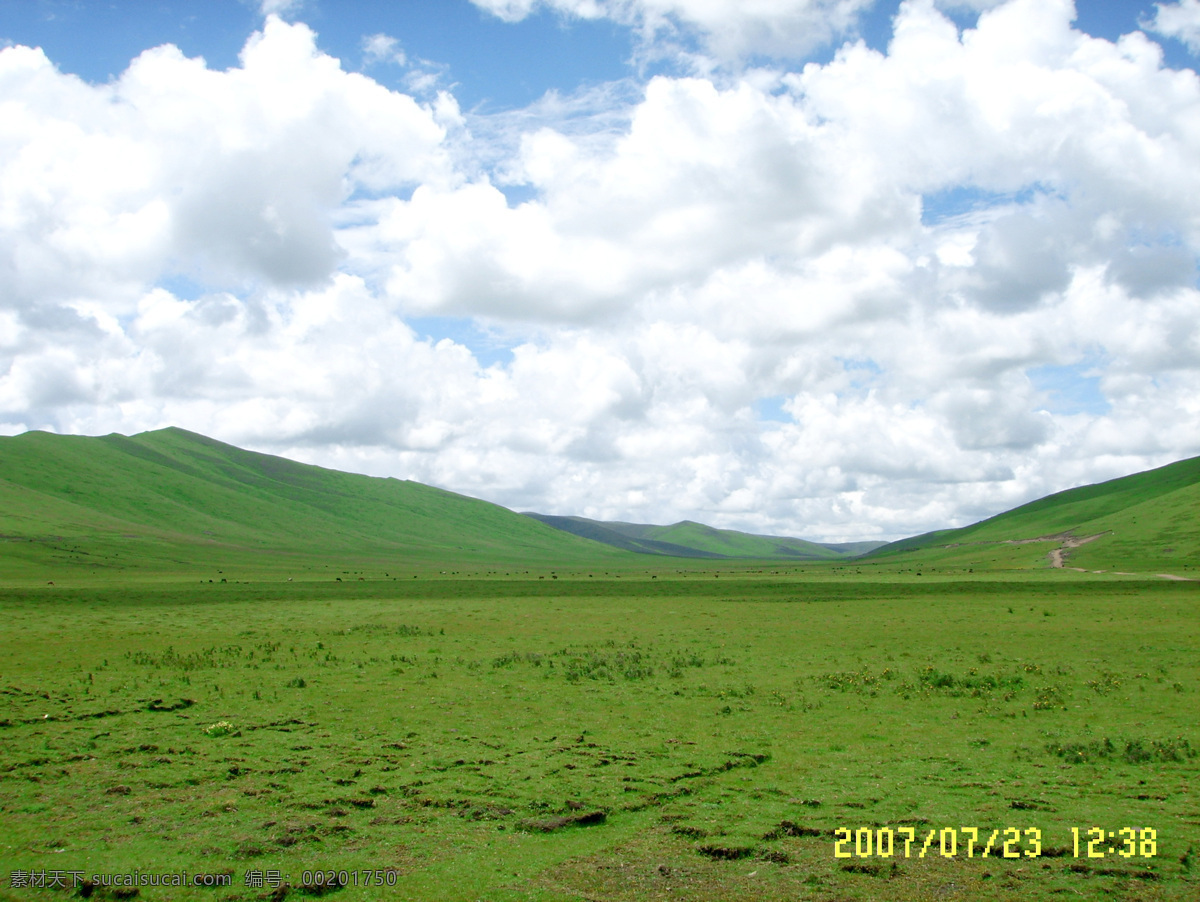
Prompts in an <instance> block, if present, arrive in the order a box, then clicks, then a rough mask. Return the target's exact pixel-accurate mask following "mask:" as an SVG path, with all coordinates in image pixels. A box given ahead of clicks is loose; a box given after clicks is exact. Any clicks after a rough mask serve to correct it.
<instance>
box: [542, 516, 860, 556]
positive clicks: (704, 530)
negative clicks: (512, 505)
mask: <svg viewBox="0 0 1200 902" xmlns="http://www.w3.org/2000/svg"><path fill="white" fill-rule="evenodd" d="M525 516H527V517H532V518H533V519H535V520H539V521H541V522H542V523H545V524H547V525H548V526H553V527H554V528H555V529H561V530H562V531H564V532H569V533H571V534H572V535H577V536H581V537H583V538H587V539H592V540H593V541H596V542H603V543H605V544H606V545H612V546H613V547H614V548H621V549H624V550H625V551H633V552H636V553H638V554H657V555H670V556H673V557H695V558H709V559H712V560H731V559H755V560H795V561H828V560H840V559H844V558H849V557H855V556H857V555H860V554H864V553H866V552H868V551H871V550H873V549H875V548H878V547H879V546H881V545H882V544H883V543H882V542H850V543H841V544H825V543H821V542H810V541H808V540H806V539H797V538H793V537H790V536H764V535H756V534H754V533H747V532H739V531H738V530H734V529H716V528H715V527H712V526H706V525H704V524H703V523H696V522H694V521H692V520H681V521H680V522H679V523H673V524H671V525H669V526H654V525H651V524H647V523H625V522H622V521H620V520H589V519H588V518H586V517H564V516H555V515H552V514H538V513H533V512H530V511H526V512H525Z"/></svg>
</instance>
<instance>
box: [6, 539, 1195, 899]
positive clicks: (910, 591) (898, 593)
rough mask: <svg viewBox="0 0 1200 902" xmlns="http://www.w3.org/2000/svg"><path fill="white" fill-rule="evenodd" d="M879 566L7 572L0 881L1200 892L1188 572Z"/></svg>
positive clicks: (241, 888) (237, 890) (242, 893)
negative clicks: (931, 570)
mask: <svg viewBox="0 0 1200 902" xmlns="http://www.w3.org/2000/svg"><path fill="white" fill-rule="evenodd" d="M656 563H662V561H661V560H658V561H656ZM866 569H867V572H864V573H863V574H859V573H858V572H856V570H855V569H854V568H853V567H842V568H840V569H834V568H832V567H830V566H828V565H808V566H804V567H790V568H787V569H780V570H772V569H770V568H766V567H763V566H757V567H749V566H747V567H745V568H742V569H727V568H724V567H722V568H721V569H720V570H719V571H717V570H714V569H713V568H712V567H709V568H707V569H703V568H697V569H692V570H682V569H680V568H677V567H675V566H673V565H672V566H663V567H659V568H658V569H655V570H646V569H642V570H630V569H625V570H614V569H609V571H608V572H607V573H606V572H605V570H604V569H602V568H594V569H591V570H581V569H577V568H572V569H570V570H567V569H559V570H556V571H555V572H554V573H551V572H550V571H549V570H543V571H536V570H531V572H530V573H529V574H528V575H525V574H524V573H521V574H520V575H519V576H518V575H514V574H513V572H512V571H511V570H510V571H508V572H507V573H506V572H505V571H502V570H500V571H495V570H493V572H492V573H491V574H490V575H484V574H483V573H477V574H476V575H473V576H467V575H466V573H465V572H461V573H459V574H458V575H457V576H456V575H453V574H446V575H442V574H440V573H439V572H437V571H421V572H419V573H417V574H416V576H417V578H415V579H414V578H413V575H414V574H413V573H411V572H410V573H406V574H404V576H403V578H393V577H398V576H399V574H395V573H394V574H392V577H389V578H386V579H385V578H383V577H382V575H381V574H380V575H378V576H376V575H369V576H368V578H365V579H363V580H362V581H359V580H358V579H357V577H355V578H353V579H350V578H349V576H350V574H346V576H344V577H343V581H342V582H340V583H339V582H336V581H334V579H330V578H328V577H325V578H322V579H321V580H320V581H294V582H291V583H288V582H284V581H279V580H278V579H276V580H269V579H265V578H256V579H250V580H239V581H238V582H230V583H225V584H221V583H219V582H217V583H213V584H209V583H207V582H204V583H199V582H195V583H188V584H183V583H174V584H171V583H166V582H158V583H146V582H143V583H126V584H116V583H114V584H108V585H105V584H103V583H100V584H96V585H93V586H85V585H78V586H76V587H66V586H61V585H59V586H54V587H49V586H44V585H43V586H40V587H28V588H14V589H10V590H7V591H5V592H4V593H3V594H2V595H0V618H2V620H0V622H3V624H4V629H3V632H2V634H0V645H2V646H3V647H2V649H0V651H2V654H0V661H2V662H3V663H2V664H0V821H2V822H3V825H4V831H3V838H2V839H0V876H3V878H4V883H3V884H0V897H3V898H8V899H41V898H44V899H55V898H63V897H64V896H65V895H67V894H66V893H64V892H60V891H55V890H50V889H37V888H21V887H17V888H14V887H13V886H12V885H11V875H12V874H14V873H18V874H21V873H34V874H39V873H41V872H54V871H58V872H61V873H63V874H69V872H77V873H79V874H81V875H83V876H88V877H90V876H91V875H93V874H126V873H132V872H134V871H138V872H140V873H142V874H150V873H156V874H157V873H164V872H171V873H178V872H188V873H193V874H195V873H204V874H222V875H228V877H229V879H230V880H231V882H232V885H230V886H227V887H222V888H218V889H213V888H186V889H184V888H178V887H173V888H168V889H161V888H153V887H149V886H144V887H142V888H141V889H140V894H139V896H138V898H143V899H206V900H207V899H262V898H276V899H278V898H284V897H285V896H286V897H288V898H292V897H295V898H304V897H305V887H304V883H305V874H306V872H309V878H310V880H309V882H311V881H312V880H315V876H314V875H315V872H318V871H320V872H329V871H333V872H339V871H344V872H345V874H343V875H342V878H341V880H342V881H344V882H345V883H346V885H345V886H344V887H342V888H340V889H336V890H335V892H336V897H337V898H340V899H346V900H350V899H373V898H395V899H404V900H409V899H429V900H458V899H461V900H474V899H487V900H518V899H522V900H523V899H541V900H584V899H604V900H626V899H627V900H642V899H655V898H662V899H694V900H721V899H730V900H738V899H745V900H751V899H753V900H758V899H780V900H783V899H787V900H798V899H816V900H835V899H837V900H848V899H863V900H867V899H887V900H917V899H942V898H962V899H972V900H974V899H982V900H998V899H1013V900H1015V899H1055V898H1077V897H1080V896H1082V897H1085V898H1093V899H1094V898H1107V899H1180V900H1183V899H1189V900H1191V899H1195V898H1197V896H1200V862H1197V860H1196V855H1197V851H1198V850H1200V796H1198V793H1197V786H1200V758H1197V756H1196V755H1197V750H1198V749H1200V731H1198V730H1197V725H1196V712H1197V710H1198V707H1197V698H1198V692H1200V618H1198V617H1197V602H1198V601H1200V592H1198V590H1197V584H1195V583H1190V582H1168V581H1165V580H1146V579H1135V578H1114V577H1110V576H1092V575H1087V574H1079V573H1075V572H1073V571H1052V570H1042V571H1040V572H1024V573H1016V572H1014V573H1013V574H1011V575H1008V576H1006V575H1003V574H996V573H993V574H990V575H980V574H976V575H972V576H969V577H964V578H948V577H946V578H939V577H937V576H931V575H928V574H927V575H924V576H922V577H916V576H915V575H910V574H891V575H889V576H887V578H885V579H881V578H879V576H878V574H877V573H875V574H874V575H872V572H870V569H869V568H866ZM1072 828H1076V829H1077V830H1078V831H1079V840H1080V848H1079V850H1078V855H1076V849H1075V834H1073V833H1072ZM1089 828H1100V829H1103V830H1105V831H1106V832H1114V833H1116V832H1117V831H1120V830H1122V829H1123V828H1130V829H1132V830H1133V831H1135V832H1133V833H1126V834H1125V835H1124V836H1121V835H1120V834H1119V833H1118V834H1117V836H1116V837H1115V838H1110V837H1108V836H1107V835H1106V837H1105V839H1104V840H1103V841H1100V842H1097V843H1094V844H1093V845H1092V847H1091V851H1092V852H1095V853H1103V857H1089V854H1088V853H1089V848H1088V843H1089V840H1091V839H1094V838H1095V836H1094V835H1092V836H1089V835H1088V832H1087V831H1088V830H1089ZM839 829H844V830H848V831H851V832H850V833H848V834H843V837H844V836H846V835H848V836H849V837H850V841H849V842H848V843H846V842H843V843H841V844H840V845H839V844H838V842H837V841H838V839H839V834H838V833H837V831H838V830H839ZM972 830H974V831H976V832H975V833H974V837H975V838H973V833H972ZM1006 830H1009V831H1020V832H1019V833H1017V834H1015V835H1016V836H1017V837H1018V838H1019V842H1018V841H1013V836H1014V834H1013V833H1012V832H1009V833H1007V834H1006V833H1005V831H1006ZM1033 830H1038V831H1040V843H1038V844H1036V845H1035V843H1034V838H1035V834H1034V833H1032V832H1029V831H1033ZM860 831H861V832H860ZM931 831H932V833H933V836H932V839H930V840H929V842H928V843H926V839H927V837H929V836H930V833H931ZM992 831H998V833H996V834H994V835H993V833H992ZM1148 831H1154V832H1153V834H1151V833H1149V832H1148ZM868 834H869V836H870V842H871V849H870V851H871V855H869V856H867V855H866V854H865V853H866V852H867V848H866V845H865V843H866V841H867V837H868ZM910 835H911V836H912V837H913V840H912V842H911V844H908V843H906V840H907V838H908V837H909V836H910ZM889 837H890V838H891V840H892V842H893V850H892V851H893V854H892V855H891V856H881V855H879V854H878V848H877V845H876V844H877V843H878V842H879V841H880V840H885V841H886V840H887V839H888V838H889ZM1130 837H1131V844H1130V845H1126V844H1125V840H1126V838H1130ZM1006 840H1008V842H1009V844H1008V846H1007V847H1006V846H1005V845H1004V843H1005V841H1006ZM943 841H944V842H945V843H946V844H947V845H946V847H945V852H946V853H947V854H946V855H945V856H944V855H943V854H942V852H943V845H942V843H943ZM856 842H857V844H858V846H857V851H858V852H862V853H864V854H863V855H862V856H859V855H857V854H855V853H856ZM951 842H953V848H951V847H950V845H949V844H950V843H951ZM989 845H990V848H986V847H987V846H989ZM906 846H907V848H906ZM985 848H986V851H987V854H986V855H985V854H984V851H985ZM1006 848H1007V851H1008V852H1009V853H1010V854H1012V855H1015V856H1016V857H1008V858H1006V857H1004V852H1005V850H1006ZM1110 848H1112V849H1113V851H1111V852H1110V851H1109V849H1110ZM1130 850H1132V852H1133V854H1132V855H1131V856H1129V857H1126V856H1124V855H1122V854H1121V853H1122V852H1128V851H1130ZM839 851H842V852H847V853H848V854H849V855H850V857H837V853H838V852H839ZM922 851H924V855H923V856H922V855H921V853H922ZM1035 851H1036V852H1039V853H1040V854H1037V855H1034V854H1032V853H1034V852H1035ZM950 853H953V854H950ZM1026 853H1030V854H1026ZM1151 853H1153V854H1151ZM257 875H262V878H263V880H264V881H265V882H264V883H263V885H262V886H247V885H246V881H247V877H248V876H249V879H250V881H251V882H252V883H256V882H258V880H257ZM276 877H277V878H278V880H277V882H278V886H272V885H271V883H272V881H275V878H276ZM356 883H357V884H359V885H356ZM364 883H374V884H379V885H372V886H364V885H361V884H364ZM285 886H286V887H289V888H286V889H285ZM326 889H330V888H329V887H326ZM72 892H79V890H78V889H77V890H72ZM309 892H310V893H313V892H315V890H309ZM92 897H93V898H119V897H120V896H119V895H114V894H113V893H112V892H111V891H106V890H105V889H104V888H97V889H96V891H95V892H94V893H93V894H92Z"/></svg>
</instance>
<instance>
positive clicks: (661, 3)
mask: <svg viewBox="0 0 1200 902" xmlns="http://www.w3.org/2000/svg"><path fill="white" fill-rule="evenodd" d="M471 2H472V3H474V4H475V5H476V6H479V7H481V8H482V9H485V10H487V11H488V12H490V13H492V14H493V15H495V16H498V17H499V18H501V19H503V20H505V21H507V22H518V21H520V20H521V19H524V18H525V17H527V16H529V15H531V14H533V13H535V12H537V11H538V10H540V9H548V10H552V11H554V12H556V13H559V14H561V15H565V16H573V17H577V18H580V19H599V18H607V19H612V20H613V21H615V22H618V23H620V24H622V25H628V26H631V27H634V28H637V29H638V30H639V31H640V32H641V33H642V36H643V39H644V40H645V41H647V42H648V43H651V42H654V41H656V40H657V41H662V40H664V39H669V38H670V37H671V36H673V35H674V33H676V32H678V31H679V30H680V29H682V30H685V31H687V32H690V33H695V34H697V35H698V36H699V37H700V39H701V41H702V43H703V45H704V47H705V49H706V51H707V52H708V53H710V54H712V55H714V56H716V57H717V58H719V59H723V60H731V59H736V58H738V57H743V56H748V55H754V54H759V55H764V54H765V55H770V56H775V57H784V58H791V59H800V58H803V57H804V56H806V55H807V54H808V53H810V52H811V51H812V50H813V49H814V48H816V47H820V46H822V45H824V44H826V43H828V42H829V41H831V40H832V39H833V38H835V37H837V36H838V35H843V34H846V33H848V32H850V31H852V30H853V29H854V27H855V25H856V24H857V21H858V18H859V16H860V15H861V14H862V13H863V11H865V10H866V9H867V8H868V7H869V6H870V5H871V2H872V0H471Z"/></svg>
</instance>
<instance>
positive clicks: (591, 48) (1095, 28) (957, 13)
mask: <svg viewBox="0 0 1200 902" xmlns="http://www.w3.org/2000/svg"><path fill="white" fill-rule="evenodd" d="M898 6H899V0H885V2H877V3H874V4H872V5H871V6H870V8H869V9H868V10H867V11H866V14H865V15H864V16H863V17H862V19H861V22H860V24H859V26H858V28H857V36H860V37H861V38H862V39H863V40H864V41H866V43H867V44H868V46H870V47H872V48H875V49H877V50H881V51H882V50H885V49H886V47H887V44H888V42H889V41H890V40H891V36H892V29H891V23H892V19H893V17H894V16H895V14H896V10H897V7H898ZM1154 6H1155V4H1154V3H1152V2H1139V0H1096V2H1080V3H1078V4H1077V6H1076V11H1077V18H1076V25H1077V27H1078V28H1080V29H1081V30H1083V31H1086V32H1087V33H1088V34H1091V35H1094V36H1096V37H1102V38H1107V39H1109V40H1116V39H1117V38H1119V37H1120V36H1121V35H1122V34H1126V33H1128V32H1130V31H1134V30H1136V29H1137V28H1138V27H1139V23H1140V22H1143V21H1146V20H1149V19H1152V18H1153V15H1154ZM947 12H948V14H949V15H950V17H951V18H953V19H954V21H955V22H956V23H957V24H958V25H959V26H960V27H971V26H972V25H973V24H974V23H975V21H976V20H977V18H978V12H977V11H976V10H972V9H969V8H951V9H949V10H948V11H947ZM286 15H288V16H289V17H291V18H295V19H301V20H303V21H304V22H306V23H308V24H309V25H311V26H312V27H313V29H314V30H315V31H316V32H317V34H318V35H319V40H318V46H319V47H320V48H321V49H322V50H324V51H325V52H327V53H329V54H331V55H332V56H335V57H337V58H338V59H340V60H342V61H343V65H345V66H346V67H347V68H349V69H355V68H360V67H362V66H364V64H366V63H367V61H366V60H365V59H364V54H363V48H362V42H363V38H364V37H367V36H369V35H373V34H379V33H384V34H388V35H391V36H392V37H395V38H397V40H398V41H399V47H400V49H401V50H403V51H404V52H405V54H406V55H407V56H408V57H411V58H413V59H415V60H425V61H428V62H430V63H433V64H435V65H438V66H444V67H445V74H446V78H447V81H448V83H452V84H454V85H455V93H456V96H457V97H458V99H459V102H460V103H461V104H462V105H463V106H464V107H465V108H475V107H477V106H480V105H482V106H483V108H485V109H489V110H500V109H518V108H521V107H524V106H528V105H529V104H530V103H532V102H533V101H535V100H536V99H537V98H539V97H541V96H542V95H543V94H545V93H546V92H547V91H550V90H555V91H561V92H564V93H571V92H574V91H575V90H577V89H578V88H579V87H580V86H583V85H588V84H598V83H603V82H607V81H613V80H616V79H620V78H626V77H630V76H633V75H635V74H640V75H642V76H643V77H644V75H645V74H646V72H651V73H652V72H656V71H670V70H671V69H672V68H673V67H672V66H671V65H670V63H669V61H659V63H658V64H657V65H652V66H650V67H649V68H648V70H646V71H644V72H641V73H638V72H636V67H635V66H634V65H633V57H634V47H635V44H636V37H635V35H634V34H633V33H632V32H631V31H630V30H629V29H628V28H623V27H621V26H620V25H617V24H615V23H613V22H610V21H607V20H592V21H589V20H583V19H579V18H571V17H567V16H565V15H563V14H562V13H560V12H555V11H552V10H548V9H542V10H540V11H538V12H537V13H535V14H534V15H531V16H529V17H527V18H525V19H523V20H522V21H520V22H516V23H513V22H505V21H503V20H501V19H499V18H497V17H496V16H494V15H490V14H489V13H487V12H485V11H484V10H482V9H480V8H479V7H477V6H475V5H474V4H472V3H471V2H469V0H399V2H380V0H375V2H369V0H337V2H332V0H306V2H304V3H300V4H295V5H293V6H292V8H291V9H290V10H289V11H288V12H287V13H286ZM261 18H262V17H261V15H260V12H259V9H258V8H257V6H256V5H255V4H252V3H250V2H246V0H205V2H197V0H182V2H181V0H174V2H171V0H132V2H131V0H126V2H120V0H117V2H106V3H91V2H80V0H2V2H0V23H3V24H0V35H2V36H3V38H4V39H6V40H7V41H9V42H12V43H20V44H30V45H36V46H40V47H42V48H43V49H45V50H46V52H47V53H48V54H49V56H50V58H51V59H53V60H54V61H55V63H56V64H57V65H58V66H59V67H60V68H62V69H63V70H64V71H67V72H72V73H74V74H76V75H79V76H81V77H82V78H85V79H87V80H88V81H93V82H104V81H107V80H109V79H110V78H113V77H115V76H117V75H119V74H120V73H121V72H123V71H124V69H125V68H126V67H127V66H128V65H129V61H130V60H131V59H132V58H133V57H135V56H137V54H139V53H141V51H143V50H145V49H146V48H148V47H153V46H156V45H159V44H175V45H176V46H178V47H179V48H180V49H181V50H182V51H183V52H184V53H185V54H187V55H188V56H203V57H204V58H205V60H206V61H207V62H208V64H209V65H210V66H212V67H213V68H220V69H224V68H228V67H231V66H236V65H237V59H238V53H239V52H240V51H241V49H242V46H243V45H244V44H245V41H246V38H247V36H248V35H249V34H250V33H251V32H252V31H253V30H254V29H255V28H256V27H257V26H258V25H259V23H260V22H261ZM837 46H838V44H837V43H836V42H834V43H830V44H828V45H826V46H824V47H822V48H819V49H818V50H817V51H816V52H813V53H811V54H808V55H807V58H809V59H814V60H819V61H827V60H828V58H829V57H830V56H831V55H832V53H833V52H834V50H836V48H837ZM1162 47H1163V50H1164V52H1165V54H1166V57H1167V63H1168V64H1169V65H1174V66H1181V65H1182V66H1190V65H1191V58H1190V56H1189V54H1188V53H1187V50H1186V48H1185V47H1184V46H1183V45H1182V44H1181V43H1180V42H1179V41H1177V40H1173V39H1165V40H1163V42H1162ZM763 61H764V62H766V63H768V64H769V63H770V62H771V60H770V59H764V60H763ZM381 70H382V71H381ZM372 74H373V76H374V77H376V78H377V79H379V80H380V81H381V82H383V83H384V84H393V85H396V84H398V78H397V74H398V73H388V72H387V71H386V68H385V67H377V68H376V69H375V71H373V72H372ZM389 75H390V76H391V77H390V78H389Z"/></svg>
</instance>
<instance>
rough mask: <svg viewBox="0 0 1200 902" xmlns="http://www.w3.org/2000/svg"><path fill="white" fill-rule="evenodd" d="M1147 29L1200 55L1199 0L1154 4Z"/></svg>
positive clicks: (1180, 0)
mask: <svg viewBox="0 0 1200 902" xmlns="http://www.w3.org/2000/svg"><path fill="white" fill-rule="evenodd" d="M1147 27H1148V28H1150V29H1151V30H1152V31H1155V32H1157V33H1158V34H1161V35H1164V36H1165V37H1169V38H1176V39H1178V40H1180V41H1182V42H1183V43H1184V44H1186V45H1187V48H1188V50H1190V51H1192V53H1194V54H1200V0H1179V2H1178V3H1156V4H1154V19H1153V20H1151V21H1150V22H1149V23H1147Z"/></svg>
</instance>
